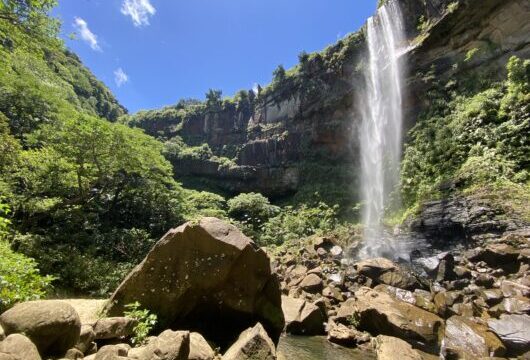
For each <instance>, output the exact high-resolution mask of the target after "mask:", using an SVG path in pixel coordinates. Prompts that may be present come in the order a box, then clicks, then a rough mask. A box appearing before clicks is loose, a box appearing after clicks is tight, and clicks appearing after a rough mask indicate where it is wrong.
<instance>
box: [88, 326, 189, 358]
mask: <svg viewBox="0 0 530 360" xmlns="http://www.w3.org/2000/svg"><path fill="white" fill-rule="evenodd" d="M98 354H99V352H98ZM189 354H190V333H189V332H188V331H171V330H166V331H164V332H163V333H161V334H160V335H159V336H157V337H151V338H149V340H148V342H147V345H145V346H143V347H139V348H135V349H131V350H130V351H129V352H128V353H126V354H125V355H126V356H128V357H129V358H131V359H135V360H152V359H157V360H187V359H188V356H189ZM96 360H98V359H97V358H96Z"/></svg>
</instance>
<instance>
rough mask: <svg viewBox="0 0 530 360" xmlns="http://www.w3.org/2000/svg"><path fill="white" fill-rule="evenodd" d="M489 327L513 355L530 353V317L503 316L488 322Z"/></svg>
mask: <svg viewBox="0 0 530 360" xmlns="http://www.w3.org/2000/svg"><path fill="white" fill-rule="evenodd" d="M488 327H489V328H490V329H491V331H493V332H494V333H495V334H497V335H498V336H499V337H500V338H501V340H502V342H503V343H504V345H506V347H507V349H508V352H509V353H510V354H512V355H519V354H524V353H525V352H527V351H530V316H528V315H501V317H500V318H499V319H490V320H488Z"/></svg>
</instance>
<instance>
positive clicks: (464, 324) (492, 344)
mask: <svg viewBox="0 0 530 360" xmlns="http://www.w3.org/2000/svg"><path fill="white" fill-rule="evenodd" d="M505 353H506V347H505V346H504V345H503V344H502V342H501V341H500V340H499V338H498V337H497V336H496V335H495V334H493V333H492V332H491V331H489V330H488V327H487V326H486V325H483V324H481V323H479V322H478V321H476V320H474V319H470V318H465V317H461V316H453V317H451V318H449V319H448V320H447V322H446V324H445V336H444V340H443V346H442V354H443V355H444V356H445V358H447V359H453V358H458V359H466V358H467V359H477V358H481V357H488V356H499V357H501V356H504V354H505Z"/></svg>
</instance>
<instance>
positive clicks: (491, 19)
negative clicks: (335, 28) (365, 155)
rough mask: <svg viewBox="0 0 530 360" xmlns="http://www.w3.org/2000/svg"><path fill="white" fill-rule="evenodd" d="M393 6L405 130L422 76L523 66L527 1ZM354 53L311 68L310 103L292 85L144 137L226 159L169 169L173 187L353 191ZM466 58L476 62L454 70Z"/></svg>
mask: <svg viewBox="0 0 530 360" xmlns="http://www.w3.org/2000/svg"><path fill="white" fill-rule="evenodd" d="M400 2H401V6H402V8H403V12H404V16H405V20H406V26H407V29H406V30H407V31H406V32H407V35H408V38H409V42H410V44H411V46H410V51H409V53H408V54H407V55H406V56H407V64H408V66H407V68H408V74H409V76H408V82H407V83H408V91H407V94H408V98H407V99H406V109H407V112H406V113H407V116H406V124H407V127H411V126H412V125H413V124H414V123H415V121H416V116H417V114H418V113H419V112H420V111H421V110H422V109H425V108H426V107H429V106H430V104H429V99H428V98H427V97H426V96H425V94H426V90H427V89H426V86H428V85H426V83H425V82H424V81H423V80H422V77H423V76H424V74H425V73H426V72H428V71H430V70H433V71H435V74H436V75H437V76H438V77H439V78H440V79H446V80H447V79H449V78H456V77H459V76H467V75H469V74H470V73H472V72H474V71H481V72H487V73H488V74H489V75H490V76H498V77H499V79H501V78H502V77H503V76H504V75H505V64H506V61H507V59H508V58H509V56H511V55H518V56H520V57H523V58H528V57H529V56H530V44H529V39H530V36H529V34H530V22H529V21H528V19H529V18H530V3H529V2H528V1H527V0H460V1H451V0H400ZM422 24H423V26H421V25H422ZM420 28H423V32H422V33H420V31H419V29H420ZM360 31H361V33H362V29H361V30H360ZM335 46H337V45H335ZM364 47H365V44H364V41H363V36H360V37H359V41H358V42H357V43H356V44H355V50H354V51H353V52H352V53H351V54H349V58H348V59H347V61H346V63H345V65H343V66H341V67H340V69H338V70H337V69H331V68H326V67H324V68H319V67H318V66H316V65H315V66H313V67H314V68H315V70H314V73H312V74H311V77H312V78H314V79H318V80H319V81H320V83H319V86H318V87H319V89H317V90H319V92H318V95H317V96H313V97H309V98H307V97H305V96H304V93H303V92H304V89H301V88H300V86H299V84H298V85H292V84H291V85H288V86H287V87H280V88H279V89H276V90H275V91H273V92H268V93H267V94H265V95H263V96H261V97H258V98H259V101H258V102H256V105H255V106H254V108H253V109H243V110H238V109H237V108H229V109H227V110H223V111H218V112H207V113H206V114H203V115H196V116H192V117H190V118H188V119H187V120H185V121H184V122H183V123H180V124H179V122H178V121H177V119H176V120H175V122H172V121H171V120H167V119H166V120H165V121H163V122H156V121H154V122H150V123H149V124H148V125H146V126H144V127H145V128H146V130H147V131H148V132H149V133H151V134H153V135H155V136H156V135H158V134H160V133H164V135H165V136H166V137H168V136H169V137H171V136H173V135H176V134H178V135H180V136H182V137H183V139H184V140H185V141H186V142H187V143H189V144H199V143H204V142H206V143H208V144H209V145H210V147H211V148H212V150H213V151H214V153H216V154H218V155H224V153H226V152H227V149H229V150H230V151H231V155H230V156H229V157H233V158H234V160H235V163H236V164H237V166H222V165H221V163H218V162H216V161H215V160H214V161H212V160H185V161H181V160H179V161H176V160H175V161H174V165H175V172H176V176H177V177H181V176H191V177H194V178H196V179H206V180H207V181H208V182H209V183H211V184H215V185H216V186H218V187H220V188H221V189H223V190H226V191H229V192H232V193H238V192H245V191H260V192H262V193H264V194H266V195H268V196H272V197H275V196H284V195H289V194H293V193H295V192H297V191H299V190H300V189H301V188H303V186H304V185H305V184H315V183H323V184H325V185H326V184H327V185H328V186H329V187H334V188H343V189H345V191H350V189H352V188H354V187H353V186H352V187H351V188H350V187H348V186H350V185H353V184H355V182H356V180H357V174H358V156H357V154H358V144H357V127H358V124H359V123H360V116H359V114H358V111H357V106H356V101H357V100H356V99H357V96H356V95H357V92H358V90H359V89H360V88H361V87H362V85H363V78H362V54H363V52H364ZM331 49H332V50H333V49H334V48H333V47H332V48H331ZM475 49H476V50H475ZM470 51H474V53H476V54H475V55H474V56H473V58H472V59H468V60H467V61H464V59H466V56H468V54H469V52H470ZM310 65H311V64H310ZM319 166H320V167H319ZM322 166H325V170H322ZM323 173H327V174H329V175H328V176H327V177H326V176H325V174H323ZM337 174H338V175H337ZM323 175H324V176H323ZM351 194H354V192H353V191H351ZM352 197H354V196H353V195H352ZM353 200H355V199H353Z"/></svg>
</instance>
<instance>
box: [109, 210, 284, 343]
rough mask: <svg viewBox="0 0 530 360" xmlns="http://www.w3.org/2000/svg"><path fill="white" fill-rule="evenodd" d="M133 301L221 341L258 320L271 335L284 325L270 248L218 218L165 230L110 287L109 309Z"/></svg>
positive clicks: (114, 311) (115, 312)
mask: <svg viewBox="0 0 530 360" xmlns="http://www.w3.org/2000/svg"><path fill="white" fill-rule="evenodd" d="M135 301H139V302H140V303H141V304H142V306H143V307H145V308H147V309H150V310H151V311H152V312H153V313H156V314H157V315H158V318H159V321H160V322H161V325H162V326H174V327H177V328H185V329H190V330H197V331H198V332H200V333H201V334H203V335H205V336H206V337H207V338H208V339H211V340H212V341H216V342H218V343H222V344H224V345H228V344H229V343H230V342H232V341H233V340H234V339H235V338H237V336H238V335H239V334H240V333H241V331H242V330H243V329H245V328H247V327H248V326H249V325H250V324H254V321H255V320H259V321H260V322H262V323H263V326H264V327H265V328H266V329H267V331H268V332H269V333H270V334H271V337H272V338H273V339H274V340H275V341H277V340H278V338H279V336H280V333H281V331H282V329H283V325H284V319H283V315H282V310H281V298H280V286H279V282H278V279H277V278H276V276H275V274H273V273H272V271H271V266H270V261H269V258H268V256H267V255H266V254H265V252H264V251H263V250H262V249H260V248H259V247H258V246H257V245H256V244H255V243H254V242H253V241H252V240H250V239H249V238H247V237H246V236H245V235H243V233H241V231H239V230H238V229H237V228H236V227H235V226H233V225H230V224H227V223H226V222H224V221H222V220H219V219H216V218H203V219H201V220H200V221H199V222H198V223H187V224H184V225H182V226H180V227H178V228H176V229H172V230H170V231H169V232H168V233H167V234H166V235H165V236H164V237H163V238H162V239H161V240H160V241H158V243H157V244H156V245H155V246H154V247H153V249H151V251H150V252H149V254H148V255H147V257H146V258H145V259H144V260H143V261H142V263H141V264H140V265H138V266H137V267H136V268H135V269H134V270H133V271H132V272H131V273H130V274H129V275H128V276H127V278H126V279H125V280H124V281H123V282H122V284H121V285H120V286H119V288H118V289H117V290H116V292H115V293H114V294H113V295H112V298H111V300H110V302H109V304H110V305H109V308H108V310H109V314H110V315H111V316H119V315H121V314H123V310H124V306H125V305H126V304H128V303H132V302H135Z"/></svg>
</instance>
